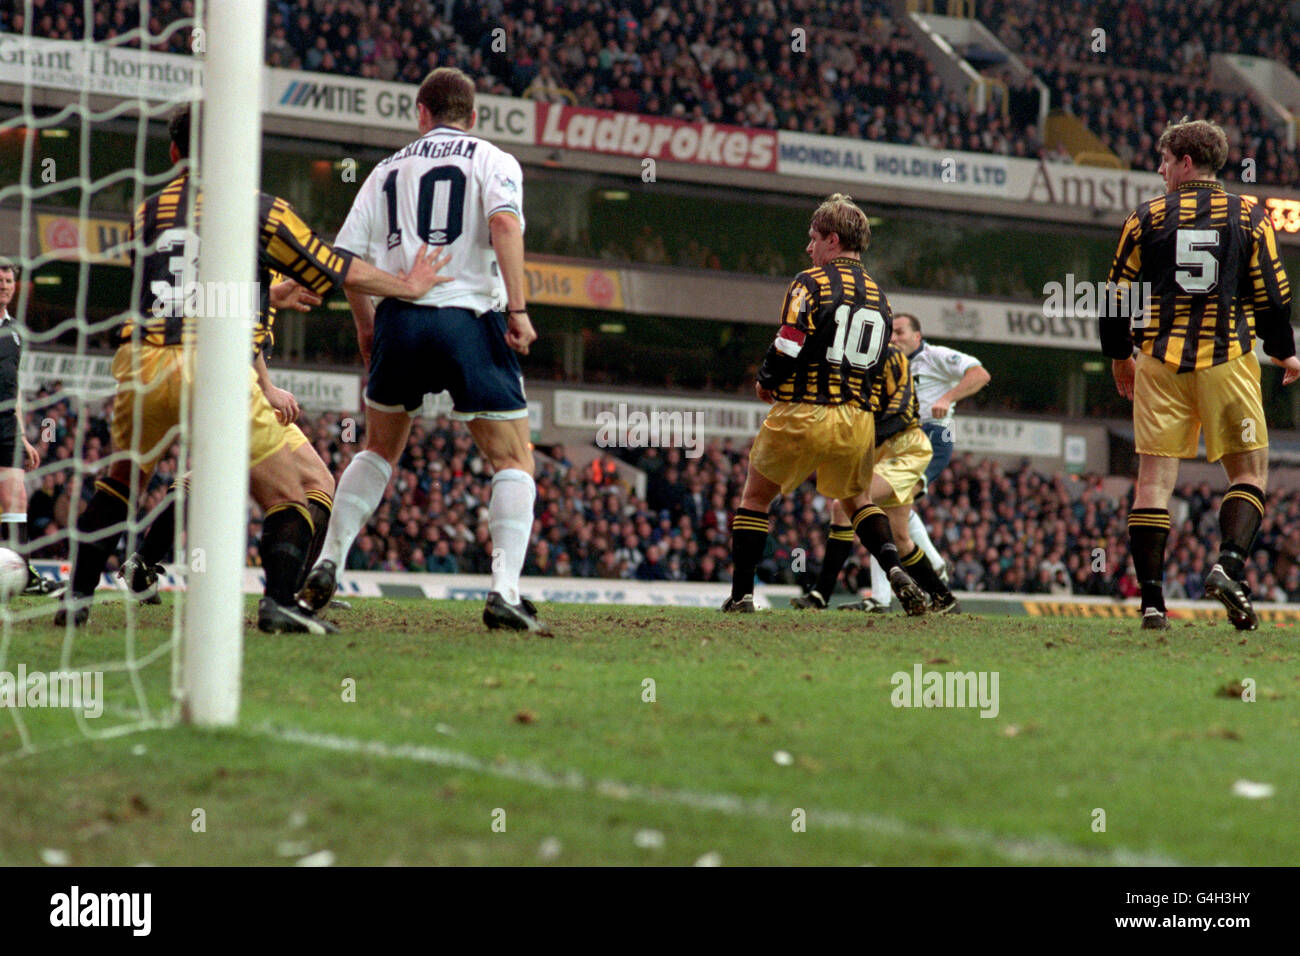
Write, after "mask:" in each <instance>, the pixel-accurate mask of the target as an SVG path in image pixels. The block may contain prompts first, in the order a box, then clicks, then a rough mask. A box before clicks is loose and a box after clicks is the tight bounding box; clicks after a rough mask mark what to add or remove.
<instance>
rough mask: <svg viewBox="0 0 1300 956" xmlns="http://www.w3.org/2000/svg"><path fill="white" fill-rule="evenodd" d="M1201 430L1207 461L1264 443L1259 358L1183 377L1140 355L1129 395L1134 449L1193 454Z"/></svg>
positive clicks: (1183, 455) (1247, 356)
mask: <svg viewBox="0 0 1300 956" xmlns="http://www.w3.org/2000/svg"><path fill="white" fill-rule="evenodd" d="M1202 428H1204V429H1205V458H1206V460H1207V461H1211V462H1214V461H1218V460H1219V459H1220V458H1222V457H1223V456H1224V455H1229V454H1232V453H1234V452H1242V451H1253V450H1254V449H1256V448H1267V447H1268V426H1267V425H1265V423H1264V402H1263V397H1262V394H1261V392H1260V388H1259V359H1257V358H1255V355H1254V353H1253V352H1250V353H1247V354H1245V355H1243V356H1241V358H1237V359H1233V360H1232V361H1231V362H1225V363H1224V364H1222V365H1215V366H1214V367H1212V368H1207V369H1201V370H1200V371H1196V372H1183V373H1182V374H1181V375H1180V374H1178V373H1177V372H1176V371H1174V369H1173V368H1172V367H1171V366H1169V365H1166V364H1165V363H1164V362H1161V361H1160V360H1159V359H1154V358H1152V357H1151V356H1150V355H1147V354H1145V353H1139V354H1138V357H1137V377H1136V379H1135V382H1134V393H1133V434H1134V437H1135V439H1136V445H1137V453H1138V454H1139V455H1157V456H1159V457H1161V458H1195V457H1196V444H1197V438H1198V437H1199V436H1200V433H1201V429H1202Z"/></svg>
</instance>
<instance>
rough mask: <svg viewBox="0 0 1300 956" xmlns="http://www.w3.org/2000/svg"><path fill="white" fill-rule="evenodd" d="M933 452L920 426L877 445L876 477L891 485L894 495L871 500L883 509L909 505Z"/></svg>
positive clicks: (914, 426) (915, 426)
mask: <svg viewBox="0 0 1300 956" xmlns="http://www.w3.org/2000/svg"><path fill="white" fill-rule="evenodd" d="M933 455H934V450H933V449H931V447H930V439H929V438H927V437H926V436H925V432H923V431H921V426H920V425H913V426H912V427H911V428H908V429H905V430H903V431H901V432H899V433H898V434H897V435H894V436H893V437H892V438H886V439H885V440H884V441H883V442H881V443H880V445H879V446H878V447H877V448H876V465H875V468H874V471H875V474H876V476H878V477H880V478H883V479H885V481H886V482H887V483H888V484H889V487H890V488H891V489H892V494H890V495H889V496H888V497H885V498H873V499H872V502H873V503H874V504H877V505H879V506H880V507H882V508H896V507H898V506H899V505H910V504H911V503H912V497H913V491H914V490H915V488H916V483H917V482H918V481H920V480H921V478H922V477H924V475H925V469H926V468H928V467H929V466H930V458H931V456H933Z"/></svg>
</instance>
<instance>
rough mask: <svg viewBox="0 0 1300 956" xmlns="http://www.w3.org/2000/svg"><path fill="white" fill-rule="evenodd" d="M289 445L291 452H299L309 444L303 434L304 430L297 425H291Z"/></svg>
mask: <svg viewBox="0 0 1300 956" xmlns="http://www.w3.org/2000/svg"><path fill="white" fill-rule="evenodd" d="M287 444H288V447H289V450H290V451H297V450H298V449H299V448H301V447H302V446H303V445H305V444H307V436H306V435H304V434H303V431H302V429H301V428H299V427H298V426H297V425H290V426H289V438H288V440H287Z"/></svg>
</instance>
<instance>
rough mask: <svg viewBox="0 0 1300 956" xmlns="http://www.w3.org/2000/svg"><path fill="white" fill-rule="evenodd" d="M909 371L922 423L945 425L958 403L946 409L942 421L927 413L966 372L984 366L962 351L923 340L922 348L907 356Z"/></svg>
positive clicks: (950, 418)
mask: <svg viewBox="0 0 1300 956" xmlns="http://www.w3.org/2000/svg"><path fill="white" fill-rule="evenodd" d="M907 360H908V362H909V363H910V365H911V368H912V387H913V388H914V389H916V401H917V404H919V405H920V412H921V421H922V422H923V423H925V424H929V423H930V422H936V421H937V422H939V423H941V424H942V423H945V422H949V421H951V420H952V413H953V412H955V411H956V410H957V403H956V402H953V403H952V405H950V406H949V407H948V414H947V416H946V417H944V418H940V419H936V418H935V417H934V413H933V412H932V411H931V410H930V406H932V405H933V404H934V403H935V402H937V401H938V400H939V399H941V398H943V396H944V395H945V394H947V393H948V392H950V391H952V389H953V388H954V387H955V386H956V385H957V383H958V382H960V381H961V380H962V376H964V375H965V374H966V372H967V370H968V369H972V368H975V367H976V366H977V365H983V364H984V363H983V362H981V361H980V360H979V359H977V358H975V357H974V356H973V355H967V354H966V353H965V352H958V351H957V350H956V349H950V348H948V347H947V346H946V345H931V344H930V343H929V342H926V341H925V340H924V339H922V340H921V347H920V348H919V349H917V350H916V351H915V352H914V353H913V354H911V355H909V356H908V357H907Z"/></svg>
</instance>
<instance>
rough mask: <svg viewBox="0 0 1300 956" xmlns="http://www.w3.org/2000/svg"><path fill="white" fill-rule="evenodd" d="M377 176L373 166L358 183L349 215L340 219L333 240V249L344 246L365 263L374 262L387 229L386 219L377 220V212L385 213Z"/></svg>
mask: <svg viewBox="0 0 1300 956" xmlns="http://www.w3.org/2000/svg"><path fill="white" fill-rule="evenodd" d="M378 176H379V170H378V169H376V170H375V171H374V172H372V173H371V174H370V175H369V176H367V177H366V181H365V182H364V183H362V184H361V189H360V190H359V191H358V192H357V198H356V199H354V200H352V208H351V209H350V210H349V211H348V217H347V219H344V220H343V228H341V229H340V230H339V234H338V236H337V237H336V238H335V239H334V246H335V248H338V249H346V250H347V251H348V252H351V253H354V254H355V255H358V256H360V257H361V258H363V259H365V260H367V261H368V262H374V261H375V258H376V256H377V254H378V252H379V242H380V241H381V239H382V238H383V236H382V234H383V233H386V232H387V230H388V224H387V222H378V221H377V219H378V217H377V215H376V214H377V213H379V214H383V213H384V210H382V209H380V208H379V197H378V195H377V194H378V192H379V190H378V188H376V187H375V181H376V179H377V178H378Z"/></svg>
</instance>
